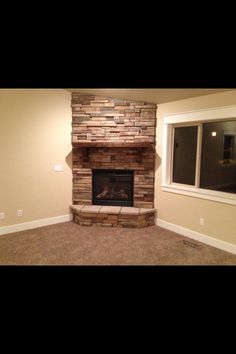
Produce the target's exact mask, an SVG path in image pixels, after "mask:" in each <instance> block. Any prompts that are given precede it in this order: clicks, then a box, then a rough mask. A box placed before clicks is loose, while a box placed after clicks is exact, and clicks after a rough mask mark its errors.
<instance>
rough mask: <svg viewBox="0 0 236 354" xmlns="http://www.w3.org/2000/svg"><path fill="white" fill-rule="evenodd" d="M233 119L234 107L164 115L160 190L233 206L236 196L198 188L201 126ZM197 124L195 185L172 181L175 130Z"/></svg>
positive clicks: (235, 203)
mask: <svg viewBox="0 0 236 354" xmlns="http://www.w3.org/2000/svg"><path fill="white" fill-rule="evenodd" d="M229 119H230V120H236V105H234V106H226V107H216V108H212V109H208V110H205V109H202V110H198V111H191V112H184V113H178V114H171V115H165V116H164V121H163V150H162V185H161V187H162V190H163V191H165V192H172V193H177V194H182V195H187V196H191V197H196V198H202V199H207V200H213V201H216V202H221V203H226V204H232V205H236V194H234V193H226V192H219V191H214V190H209V189H203V188H199V180H200V163H201V144H199V142H200V141H201V140H200V139H201V138H202V124H203V123H208V122H214V121H216V122H217V121H224V120H229ZM193 125H195V126H196V125H198V127H199V128H198V140H197V157H196V177H195V186H189V185H184V184H179V183H174V182H172V170H173V168H172V167H173V149H174V144H173V141H174V128H175V127H178V126H181V127H182V126H193Z"/></svg>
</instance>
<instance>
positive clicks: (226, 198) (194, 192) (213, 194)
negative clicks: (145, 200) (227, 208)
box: [161, 184, 236, 205]
mask: <svg viewBox="0 0 236 354" xmlns="http://www.w3.org/2000/svg"><path fill="white" fill-rule="evenodd" d="M161 187H162V191H164V192H170V193H176V194H181V195H187V196H190V197H194V198H201V199H207V200H212V201H214V202H219V203H224V204H231V205H236V194H233V193H225V192H218V191H213V190H209V189H202V188H195V187H189V186H186V185H184V186H183V185H178V184H171V185H170V184H169V185H165V184H163V185H162V186H161Z"/></svg>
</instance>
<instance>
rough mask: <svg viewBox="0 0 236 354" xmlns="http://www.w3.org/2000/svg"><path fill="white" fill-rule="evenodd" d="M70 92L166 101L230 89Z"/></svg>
mask: <svg viewBox="0 0 236 354" xmlns="http://www.w3.org/2000/svg"><path fill="white" fill-rule="evenodd" d="M68 90H69V91H71V92H79V93H88V94H92V95H96V96H105V97H113V98H120V99H127V100H134V101H146V102H153V103H157V104H160V103H166V102H171V101H178V100H183V99H187V98H191V97H198V96H205V95H210V94H213V93H219V92H224V91H231V90H232V89H231V90H229V89H182V88H180V89H166V88H164V89H159V88H158V89H146V88H144V89H142V88H140V89H113V88H111V89H97V88H96V89H68Z"/></svg>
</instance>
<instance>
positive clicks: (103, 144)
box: [73, 141, 154, 148]
mask: <svg viewBox="0 0 236 354" xmlns="http://www.w3.org/2000/svg"><path fill="white" fill-rule="evenodd" d="M153 145H154V144H153V143H150V142H137V141H134V142H132V143H131V142H110V141H109V142H99V141H83V142H82V141H78V142H73V146H74V147H84V148H89V147H109V148H110V147H114V148H119V147H120V148H126V147H127V148H132V147H133V148H149V147H152V146H153Z"/></svg>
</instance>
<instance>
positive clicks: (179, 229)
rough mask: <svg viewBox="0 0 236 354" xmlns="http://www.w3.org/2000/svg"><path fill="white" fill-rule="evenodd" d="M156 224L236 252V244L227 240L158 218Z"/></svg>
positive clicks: (210, 244) (207, 243)
mask: <svg viewBox="0 0 236 354" xmlns="http://www.w3.org/2000/svg"><path fill="white" fill-rule="evenodd" d="M156 225H157V226H160V227H163V228H164V229H167V230H170V231H173V232H176V233H178V234H180V235H183V236H186V237H189V238H192V239H193V240H196V241H199V242H202V243H205V244H206V245H209V246H213V247H216V248H219V249H221V250H223V251H226V252H230V253H233V254H236V245H234V244H233V243H229V242H225V241H222V240H219V239H216V238H214V237H210V236H207V235H204V234H201V233H199V232H196V231H193V230H190V229H186V228H185V227H182V226H179V225H176V224H172V223H170V222H167V221H164V220H162V219H158V218H157V220H156Z"/></svg>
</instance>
